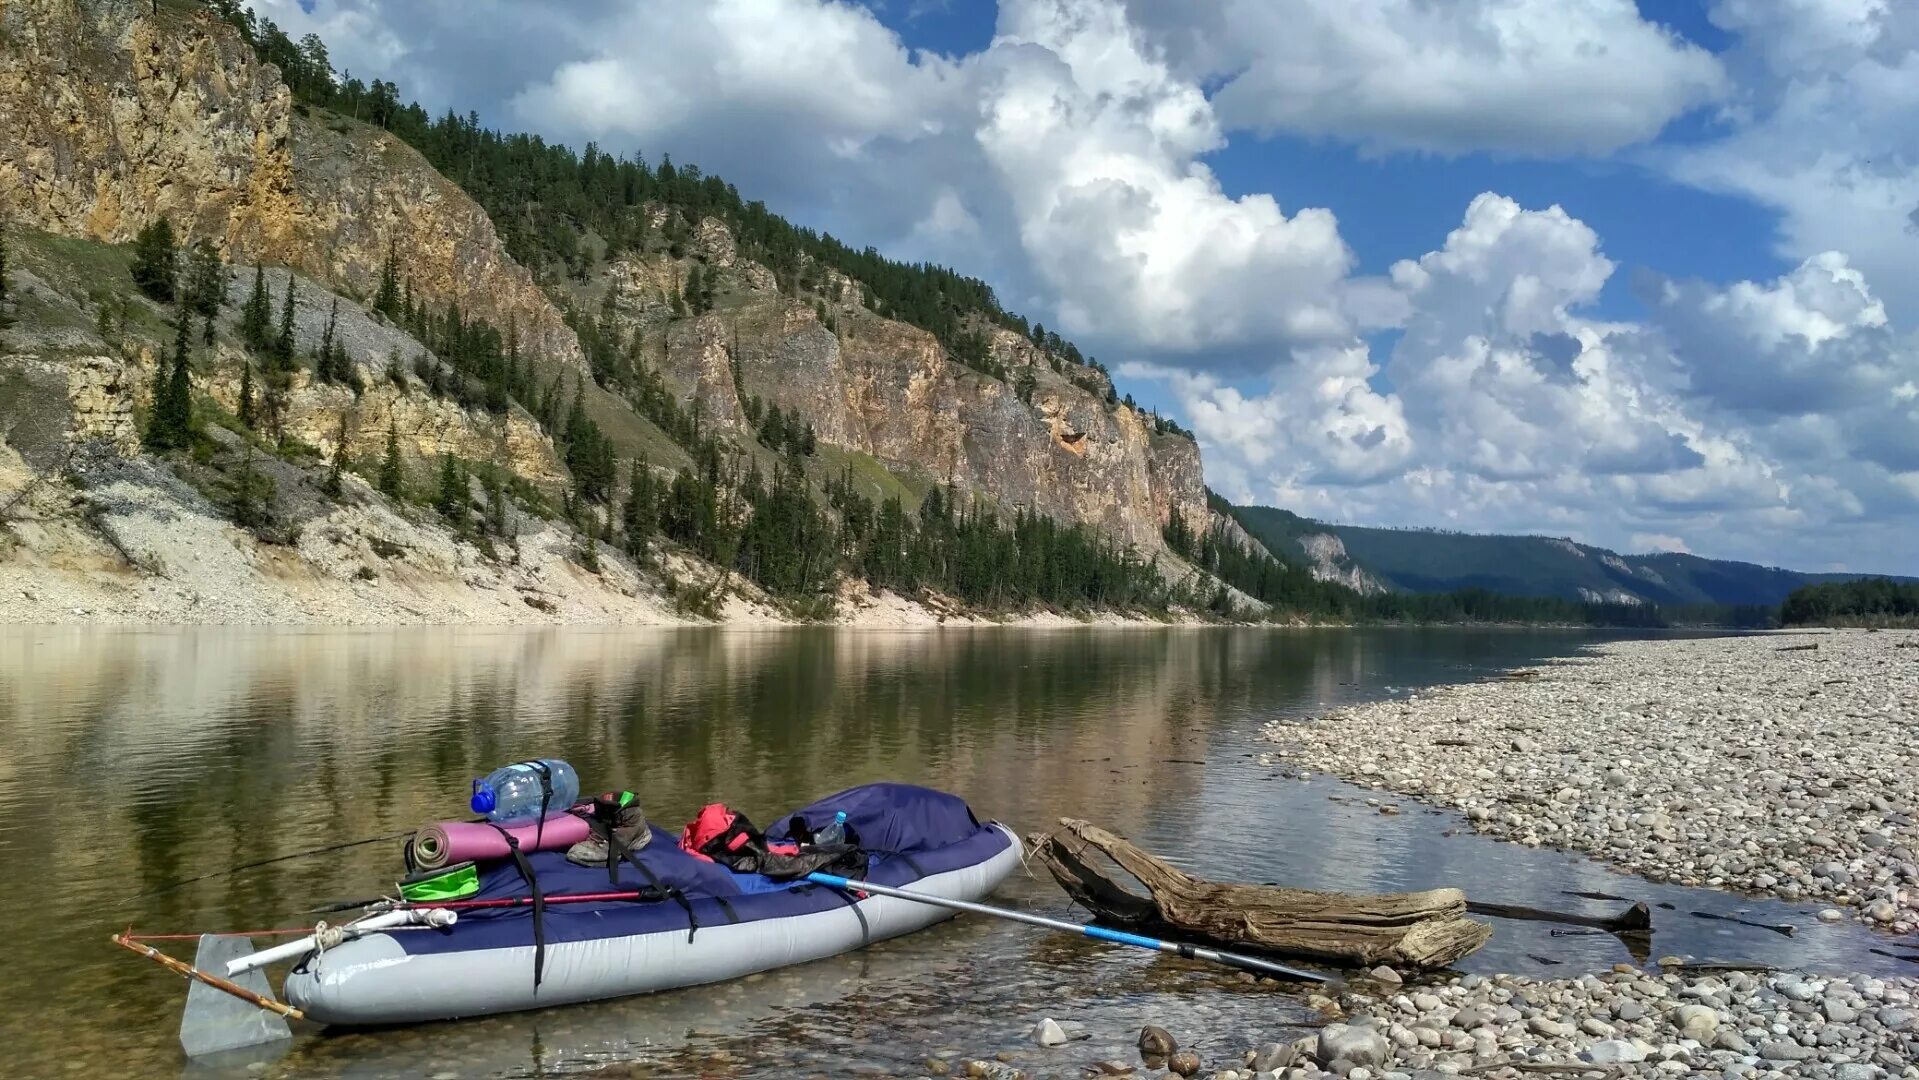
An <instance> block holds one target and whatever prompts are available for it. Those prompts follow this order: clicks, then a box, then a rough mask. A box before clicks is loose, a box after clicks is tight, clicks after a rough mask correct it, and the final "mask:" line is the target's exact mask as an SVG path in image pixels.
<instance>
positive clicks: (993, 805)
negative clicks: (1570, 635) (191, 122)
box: [0, 628, 1566, 1073]
mask: <svg viewBox="0 0 1919 1080" xmlns="http://www.w3.org/2000/svg"><path fill="white" fill-rule="evenodd" d="M1478 640H1479V639H1477V638H1473V637H1466V636H1453V637H1443V638H1437V639H1429V638H1427V637H1426V636H1425V635H1420V634H1391V633H1387V634H1371V633H1353V632H1326V633H1320V632H1307V633H1289V632H1276V631H1270V630H1216V629H1193V630H1170V631H1167V630H1090V629H1089V630H1058V631H997V630H964V631H935V632H926V631H916V632H873V631H846V630H831V629H820V630H810V629H809V630H781V631H765V632H743V631H738V630H731V631H727V630H657V631H634V630H595V629H537V630H526V629H509V630H491V629H441V630H434V629H411V628H410V629H401V630H327V631H297V630H239V629H204V630H162V631H105V632H103V631H99V630H88V629H44V630H34V629H11V630H4V631H0V742H3V743H4V745H5V746H6V748H7V749H6V752H5V753H4V754H0V860H3V862H0V864H3V865H5V866H6V867H7V873H5V874H4V875H0V911H3V912H5V913H7V914H9V915H12V916H14V917H15V918H16V919H18V918H22V917H24V916H26V915H28V914H33V915H36V916H39V918H38V919H37V922H38V924H39V925H41V926H44V927H47V930H46V932H45V934H44V935H42V936H40V937H38V938H37V939H36V940H35V941H34V942H33V945H32V948H26V947H25V945H24V942H22V941H21V940H20V939H17V938H16V939H11V940H7V941H0V953H4V959H3V960H0V967H4V968H5V969H6V970H7V971H8V972H9V973H10V974H11V975H13V976H14V977H15V978H16V979H20V980H22V982H23V983H24V984H27V985H34V986H38V987H43V988H45V990H46V997H45V1004H44V1007H43V1008H41V1009H39V1010H37V1015H35V1016H34V1017H32V1019H31V1025H30V1028H31V1030H30V1031H28V1032H27V1034H26V1035H25V1036H24V1037H23V1038H19V1039H17V1040H15V1045H17V1046H20V1047H22V1048H23V1052H24V1053H25V1055H26V1061H27V1062H28V1063H30V1064H29V1067H27V1071H28V1072H30V1073H31V1072H34V1071H35V1069H34V1068H33V1067H30V1066H31V1063H35V1062H38V1061H42V1060H51V1059H43V1058H42V1057H41V1055H66V1054H68V1053H70V1052H71V1048H73V1047H75V1046H102V1047H104V1046H107V1045H112V1046H114V1047H115V1049H114V1050H112V1051H111V1052H110V1054H109V1056H112V1055H115V1054H124V1055H130V1056H129V1057H127V1058H124V1059H122V1060H172V1059H173V1057H172V1056H173V1055H174V1054H175V1053H177V1051H176V1049H175V1044H174V1042H173V1026H174V1017H175V1016H176V1015H177V1014H176V1012H175V1010H176V1009H177V1008H178V998H177V995H175V994H174V993H173V990H174V989H175V987H173V986H172V985H171V984H170V983H169V982H167V981H165V980H160V979H158V978H157V977H156V975H155V973H154V972H152V971H148V970H146V969H145V967H143V966H142V965H140V964H138V963H135V962H130V961H129V960H128V959H127V958H125V957H123V956H119V955H115V954H113V952H112V950H109V949H107V948H105V947H104V946H103V945H102V942H103V940H104V938H105V935H106V933H107V932H109V931H110V930H113V929H119V928H123V927H125V926H126V925H127V924H129V923H132V924H134V925H137V926H139V927H141V928H143V929H152V930H183V929H206V928H214V927H240V926H247V927H251V926H259V925H272V924H276V923H279V922H286V923H292V922H296V921H297V920H298V916H297V913H298V912H299V911H301V910H302V909H304V908H306V907H309V906H311V904H312V903H314V902H316V901H319V900H325V899H332V898H338V897H350V896H366V895H370V894H372V893H375V892H378V891H380V890H381V889H382V888H383V887H385V885H386V883H390V882H391V881H392V880H393V879H394V877H395V876H396V875H397V874H398V872H399V867H400V862H399V853H398V846H399V845H398V842H397V841H393V842H383V843H379V844H374V845H368V846H364V847H357V848H352V849H349V850H346V851H342V852H338V853H336V854H332V855H327V856H324V857H319V858H309V859H301V860H296V861H291V862H286V863H281V864H278V865H275V866H271V867H267V868H265V869H262V870H257V871H252V872H248V873H243V874H240V875H236V876H231V877H216V878H212V879H210V880H207V881H204V882H198V883H195V884H191V885H188V886H186V887H183V888H179V889H174V890H170V891H166V892H163V893H159V894H157V895H153V896H149V897H144V898H142V899H140V900H137V901H135V902H133V903H130V904H126V905H124V906H116V905H117V902H118V901H119V900H120V899H121V898H122V897H125V896H128V895H130V894H133V893H136V892H140V891H142V890H147V889H155V888H158V887H160V886H163V885H166V884H168V883H171V882H176V881H179V880H181V879H184V878H191V877H195V876H198V875H203V874H214V873H217V872H218V871H220V870H222V869H224V868H227V867H230V866H233V865H235V864H237V863H243V862H250V861H254V860H257V859H264V858H270V857H273V856H278V855H283V854H287V853H290V852H297V851H302V850H307V849H311V848H316V847H321V846H325V845H328V844H333V843H337V842H340V841H342V840H350V839H356V838H361V837H372V836H380V835H384V834H389V833H395V832H399V831H401V830H405V829H409V828H411V827H413V826H416V825H418V824H420V823H422V822H425V821H428V820H431V819H435V818H439V817H448V816H458V815H460V814H462V813H463V812H464V808H465V807H464V804H465V797H466V792H467V785H468V782H469V780H470V779H471V778H472V777H474V776H478V775H482V774H484V773H485V772H486V771H487V770H488V769H490V768H492V767H493V766H495V765H497V764H499V763H501V762H505V761H511V760H515V759H519V758H524V757H529V756H535V755H559V756H563V757H565V758H567V759H568V760H570V761H571V762H572V763H573V764H574V765H575V766H576V767H578V769H579V771H580V774H581V776H582V779H583V782H584V783H585V784H586V785H587V787H588V788H589V789H603V788H609V787H626V788H631V789H633V790H635V791H637V792H639V793H640V796H641V799H642V801H643V803H644V805H645V807H646V808H647V811H648V813H649V815H650V816H652V817H653V818H654V819H655V820H656V821H659V822H660V823H662V824H664V825H666V826H668V827H669V828H670V827H674V826H676V825H677V824H678V823H679V822H682V821H684V820H686V819H687V817H689V816H690V815H691V814H692V813H693V811H694V810H695V809H697V808H698V807H699V806H700V805H701V804H702V803H705V802H708V801H711V800H714V799H722V800H725V801H727V802H730V803H733V804H735V805H737V806H739V807H741V808H742V809H744V810H746V811H747V812H748V813H749V815H751V816H752V817H754V818H755V819H756V820H759V821H761V822H762V823H764V822H766V821H769V820H771V819H772V818H773V817H774V816H775V815H777V814H778V813H780V812H782V811H784V810H786V809H789V808H791V807H793V806H795V805H799V804H801V803H803V802H805V801H808V800H810V799H812V798H814V797H816V796H819V795H822V794H825V793H828V792H831V791H834V790H837V789H839V788H842V787H845V786H848V785H851V784H855V783H861V782H866V781H871V780H881V779H898V780H907V781H912V782H917V783H924V784H930V785H933V786H936V787H941V788H945V789H948V790H952V791H955V792H958V793H960V794H962V795H964V796H965V797H966V798H967V799H969V800H970V801H971V802H972V803H973V805H974V807H975V808H976V809H977V810H978V812H979V813H980V814H981V815H982V816H988V815H990V816H994V817H998V818H1001V819H1002V820H1005V821H1007V822H1008V823H1009V824H1012V825H1013V826H1015V827H1016V828H1017V829H1019V830H1021V831H1022V832H1025V831H1028V830H1031V829H1035V828H1040V827H1044V826H1045V825H1047V824H1049V823H1050V822H1051V820H1052V819H1053V818H1055V817H1058V816H1060V815H1075V816H1084V817H1089V818H1094V819H1097V820H1099V821H1100V822H1102V823H1104V824H1107V825H1109V826H1111V827H1113V828H1116V829H1119V830H1121V831H1125V832H1130V833H1132V834H1134V835H1136V836H1139V837H1140V838H1141V839H1142V840H1143V841H1146V842H1149V843H1153V842H1159V843H1162V844H1164V845H1166V846H1165V847H1162V850H1167V851H1169V852H1172V853H1177V854H1180V855H1189V854H1191V853H1196V852H1198V851H1199V850H1200V849H1204V851H1205V853H1206V857H1207V858H1212V859H1216V858H1221V857H1224V856H1226V855H1228V854H1229V853H1230V852H1231V849H1232V847H1233V846H1234V845H1235V844H1237V843H1255V844H1257V843H1259V842H1260V841H1259V838H1258V837H1257V836H1256V835H1254V836H1251V837H1250V838H1249V836H1248V835H1247V834H1248V832H1249V830H1247V829H1244V828H1238V827H1235V825H1234V821H1233V816H1232V811H1231V810H1230V807H1232V806H1240V807H1242V808H1243V807H1244V806H1245V805H1246V803H1247V799H1249V798H1255V797H1256V793H1260V792H1270V791H1271V789H1264V788H1258V789H1246V790H1244V791H1236V790H1233V789H1236V788H1237V785H1239V784H1240V783H1242V780H1243V777H1244V776H1245V770H1244V767H1243V766H1244V764H1245V763H1244V761H1243V760H1242V755H1243V754H1244V753H1245V752H1246V745H1247V732H1249V731H1251V730H1253V729H1254V728H1255V727H1256V725H1257V722H1258V721H1259V720H1260V719H1263V718H1265V717H1268V716H1271V715H1273V714H1274V712H1275V711H1279V710H1287V709H1297V708H1313V707H1315V706H1316V705H1317V704H1318V703H1320V702H1327V703H1329V704H1330V703H1336V702H1337V701H1343V700H1345V699H1348V698H1350V696H1351V695H1352V694H1354V693H1355V692H1357V690H1356V688H1355V687H1354V686H1353V685H1352V684H1356V683H1361V682H1371V683H1375V684H1376V683H1378V682H1379V681H1381V677H1380V672H1381V671H1387V674H1386V675H1385V681H1389V682H1398V683H1400V684H1401V685H1405V684H1408V683H1411V682H1417V681H1431V680H1434V679H1441V678H1446V677H1448V676H1449V675H1450V674H1452V673H1453V672H1454V671H1455V670H1456V668H1457V665H1458V664H1459V663H1461V662H1462V661H1463V662H1472V660H1473V659H1474V657H1475V655H1477V654H1478V653H1479V652H1480V650H1481V649H1482V648H1491V649H1493V650H1494V651H1499V650H1502V649H1503V650H1506V651H1511V652H1524V653H1526V654H1527V656H1528V657H1529V656H1530V655H1534V654H1533V653H1532V652H1531V650H1533V649H1536V648H1538V647H1539V643H1537V642H1531V643H1524V642H1521V641H1519V640H1517V639H1511V640H1507V641H1504V642H1500V641H1499V640H1498V639H1488V640H1489V641H1493V642H1494V644H1493V645H1487V646H1481V645H1476V644H1474V642H1475V641H1478ZM1561 644H1566V643H1561ZM1524 658H1526V657H1522V659H1524ZM1382 665H1384V666H1383V667H1382ZM1375 669H1377V670H1375ZM1388 669H1391V670H1390V671H1388ZM1375 692H1376V691H1375ZM1215 744H1218V747H1220V748H1219V749H1216V747H1215ZM1223 747H1231V749H1230V750H1226V749H1223ZM1228 759H1230V760H1228ZM1202 761H1210V762H1211V764H1210V765H1208V766H1204V767H1203V766H1201V765H1200V764H1198V763H1199V762H1202ZM1222 765H1227V766H1232V768H1229V769H1228V770H1227V771H1225V772H1221V771H1220V766H1222ZM1209 782H1210V783H1211V785H1212V790H1211V792H1208V784H1209ZM1229 791H1232V793H1231V794H1229ZM1196 832H1205V833H1206V834H1207V836H1206V840H1205V842H1204V843H1203V844H1198V843H1194V842H1193V840H1192V837H1193V836H1194V835H1195V833H1196ZM1252 832H1255V833H1256V832H1257V830H1252ZM1268 839H1269V840H1270V838H1268ZM1327 853H1328V854H1331V852H1330V851H1328V852H1327ZM1367 854H1368V855H1370V854H1372V853H1370V852H1369V853H1367ZM1356 855H1359V853H1358V852H1352V851H1347V852H1345V853H1343V857H1345V858H1348V859H1352V860H1353V862H1354V863H1362V862H1365V861H1369V860H1366V859H1364V858H1363V857H1362V858H1359V859H1353V857H1354V856H1356ZM1009 890H1010V891H1009V894H1008V895H1009V898H1011V899H1012V900H1014V901H1015V902H1018V901H1021V900H1024V901H1026V902H1032V901H1039V902H1042V903H1045V902H1052V901H1054V900H1056V894H1055V893H1053V892H1051V889H1050V885H1045V884H1043V883H1041V882H1037V881H1030V882H1029V881H1027V880H1026V879H1024V878H1021V879H1019V880H1018V881H1016V882H1012V883H1009ZM105 1000H111V1001H114V1002H116V1003H118V1005H117V1011H115V1012H112V1013H105V1012H102V1011H101V1010H100V1009H99V1008H98V1004H99V1003H100V1002H101V1001H105ZM23 1019H24V1018H22V1017H20V1016H17V1015H15V1016H9V1017H4V1018H0V1024H4V1025H6V1026H7V1027H9V1028H12V1027H14V1026H15V1025H16V1024H19V1023H21V1022H22V1021H23ZM156 1055H157V1057H156Z"/></svg>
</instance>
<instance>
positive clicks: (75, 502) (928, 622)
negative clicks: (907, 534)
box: [0, 446, 1201, 629]
mask: <svg viewBox="0 0 1919 1080" xmlns="http://www.w3.org/2000/svg"><path fill="white" fill-rule="evenodd" d="M89 467H90V468H91V469H92V473H91V474H90V483H89V485H88V486H87V487H86V488H85V489H84V490H82V489H79V488H70V487H67V486H65V485H62V484H35V483H34V482H33V474H32V473H31V472H30V471H29V470H27V469H26V468H25V466H24V464H23V463H22V462H21V461H20V460H19V458H18V457H17V456H15V455H11V454H9V453H8V452H6V451H5V447H4V446H0V492H19V493H21V496H20V499H19V500H18V505H11V506H10V507H9V510H8V513H7V515H6V516H5V518H4V519H0V625H28V626H49V625H95V626H269V625H271V626H342V627H345V626H409V625H412V626H435V625H438V626H451V625H463V626H539V625H627V626H710V625H713V624H715V623H719V624H723V625H729V626H780V625H793V624H800V623H804V622H807V621H809V620H806V619H804V618H801V617H799V616H798V615H796V614H794V613H792V612H790V611H788V610H786V609H784V608H783V607H782V606H781V605H780V604H778V603H776V602H774V600H773V599H772V598H770V597H768V596H766V595H765V594H764V593H762V592H761V591H760V590H759V589H757V588H756V587H754V586H753V584H752V583H751V582H749V581H746V580H745V579H743V578H741V577H740V576H739V575H737V574H730V575H724V576H723V575H721V573H720V571H719V570H718V569H717V568H715V567H714V566H712V565H710V564H708V563H705V562H702V561H700V560H697V559H694V558H691V557H689V556H686V555H683V554H678V553H674V552H670V551H663V552H661V553H659V555H658V556H657V561H656V564H655V565H654V566H653V567H652V568H651V569H649V570H648V571H647V572H644V573H643V572H641V571H640V570H639V568H637V567H636V566H635V565H634V564H633V563H632V562H631V561H630V560H628V559H626V558H624V557H623V556H620V555H617V554H615V553H614V552H613V551H612V549H611V548H610V547H609V548H600V549H595V550H590V551H589V550H583V549H582V547H581V541H580V540H579V538H578V537H577V536H576V535H575V534H574V533H573V532H572V531H571V530H568V529H565V528H562V527H561V526H559V525H557V524H555V523H552V522H546V521H541V520H539V519H537V518H533V517H522V518H519V519H517V520H516V529H517V532H516V535H515V537H514V539H513V540H512V541H511V542H510V543H508V542H504V541H493V542H486V541H482V540H479V539H477V538H475V537H472V536H468V535H462V534H460V533H457V532H455V531H453V530H451V529H449V528H447V527H445V526H444V525H443V524H442V523H440V522H439V521H437V520H435V519H434V518H433V517H431V516H430V515H426V514H403V513H396V512H395V511H394V509H393V508H392V507H391V505H390V504H388V503H386V502H385V501H383V500H380V499H377V498H375V497H373V494H372V492H371V491H370V490H369V489H367V488H366V485H365V484H364V483H363V482H361V481H360V480H359V478H357V477H354V476H350V475H349V476H347V477H345V478H344V483H345V485H346V489H347V497H346V498H344V499H343V500H341V501H340V502H339V503H337V504H332V503H329V504H325V505H324V506H321V504H319V503H318V502H315V506H316V509H315V511H314V513H315V514H316V515H317V516H315V517H313V518H312V519H311V520H309V521H307V522H306V523H305V524H304V525H302V526H301V527H300V528H298V529H297V530H281V531H280V532H278V533H275V534H273V536H272V537H271V539H267V538H263V537H262V536H261V535H260V534H258V533H256V532H254V531H252V530H247V529H242V528H239V527H237V526H235V525H234V524H233V523H232V522H231V521H229V520H227V519H226V517H225V516H224V515H222V514H221V513H219V512H218V511H217V510H216V509H215V508H214V507H212V506H210V505H209V504H207V502H206V501H205V499H204V498H202V497H201V496H200V495H199V494H198V493H197V492H195V491H192V490H190V489H189V488H188V487H187V486H186V485H185V484H184V483H183V482H181V481H180V480H179V479H178V478H176V477H174V476H172V475H171V474H170V473H168V472H166V471H165V470H162V469H159V468H156V467H153V466H152V465H151V464H150V463H147V462H143V461H131V462H122V461H117V460H116V461H110V462H105V463H93V464H91V465H90V466H89ZM282 479H283V480H285V481H286V483H285V485H284V486H285V487H286V488H287V490H289V491H292V490H298V488H297V481H296V480H295V479H294V478H291V477H283V478H282ZM722 577H724V580H723V581H722V580H721V579H722ZM676 591H677V592H678V593H680V594H681V595H683V596H691V597H696V599H695V600H694V601H693V602H691V603H678V602H676V601H675V597H674V593H675V592H676ZM709 592H717V593H719V594H720V596H721V597H722V598H721V599H719V600H717V601H715V602H713V603H710V604H709V603H707V602H706V601H705V600H704V597H703V594H706V593H709ZM837 600H838V603H837V605H836V608H835V611H834V612H833V614H832V615H831V616H830V617H829V618H828V619H826V620H825V621H828V622H831V623H835V624H839V625H846V626H859V627H871V628H890V629H908V628H914V627H935V626H999V625H1018V626H1040V627H1044V626H1080V625H1140V626H1160V625H1166V624H1167V623H1168V622H1170V621H1178V620H1175V619H1171V618H1168V619H1152V618H1144V617H1137V616H1128V615H1124V614H1120V613H1115V612H1101V613H1092V614H1088V615H1083V616H1082V615H1077V614H1071V613H1058V612H1049V611H1040V612H1031V613H1020V614H1009V615H1006V616H995V615H989V614H981V613H977V612H970V611H966V610H964V609H963V608H962V607H960V606H959V605H957V604H943V603H941V602H939V600H938V599H937V598H929V599H926V600H920V599H912V598H908V597H903V596H899V595H897V594H894V593H890V592H884V591H882V592H872V591H870V590H868V589H867V588H866V587H865V586H864V584H863V583H860V582H848V583H846V587H845V588H843V589H842V590H841V592H840V595H839V596H838V597H837ZM709 615H710V617H709ZM1184 621H1187V622H1199V621H1201V620H1199V619H1197V618H1187V619H1185V620H1184Z"/></svg>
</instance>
